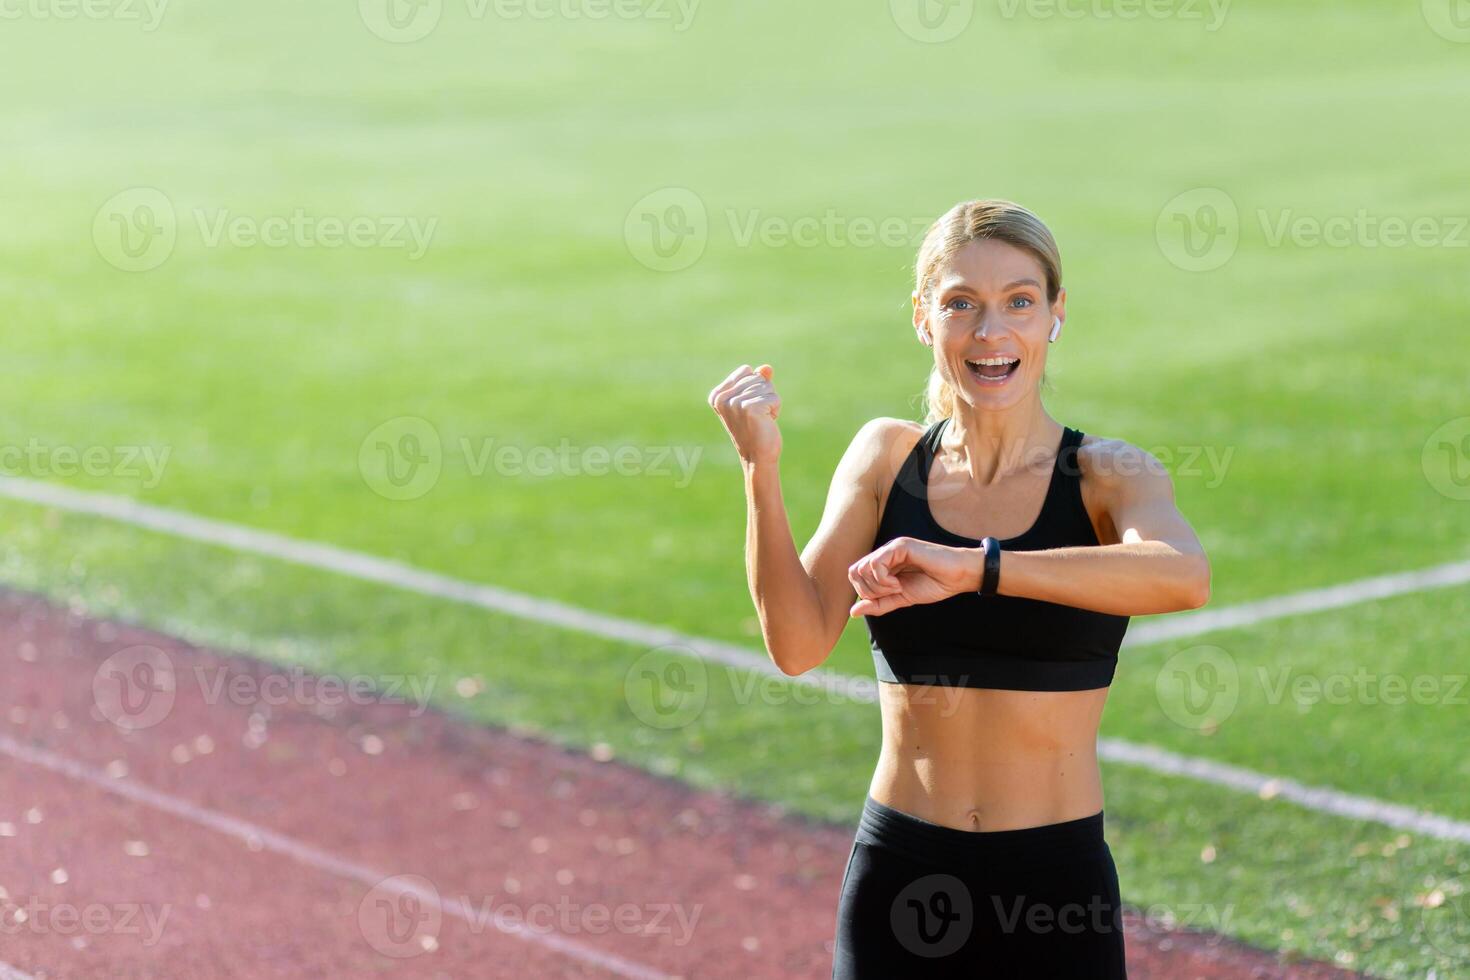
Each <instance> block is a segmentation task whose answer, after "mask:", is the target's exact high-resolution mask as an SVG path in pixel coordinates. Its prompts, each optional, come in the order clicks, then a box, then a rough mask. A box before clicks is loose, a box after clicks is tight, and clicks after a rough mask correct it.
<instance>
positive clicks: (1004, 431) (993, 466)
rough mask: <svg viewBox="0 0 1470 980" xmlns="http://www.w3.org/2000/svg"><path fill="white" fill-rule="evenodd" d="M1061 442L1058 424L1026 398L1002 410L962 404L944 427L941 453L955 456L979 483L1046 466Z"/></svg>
mask: <svg viewBox="0 0 1470 980" xmlns="http://www.w3.org/2000/svg"><path fill="white" fill-rule="evenodd" d="M1061 438H1062V426H1061V424H1060V423H1058V422H1057V421H1056V420H1055V419H1053V418H1052V417H1051V416H1050V415H1048V414H1047V412H1046V409H1045V408H1044V407H1042V404H1041V399H1040V398H1039V397H1038V398H1028V399H1027V400H1026V401H1024V402H1022V403H1021V404H1019V405H1016V406H1014V407H1012V408H1007V409H1003V410H1000V411H991V410H977V409H976V408H974V407H973V406H971V405H967V404H965V403H964V402H960V403H959V405H958V406H957V407H956V409H955V413H954V417H953V418H952V419H951V420H950V423H949V425H947V426H946V427H945V431H944V437H943V439H942V440H941V446H940V450H941V451H942V452H950V453H955V454H957V455H959V457H960V464H961V465H962V466H963V467H964V468H965V470H966V471H968V473H969V474H970V477H971V478H972V479H974V480H976V481H978V482H979V483H981V484H992V483H995V482H997V481H999V480H1000V479H1001V478H1003V477H1006V476H1009V475H1010V474H1012V473H1016V472H1018V471H1021V470H1024V469H1027V468H1031V467H1038V466H1042V465H1044V464H1049V463H1050V462H1051V460H1052V457H1053V455H1054V454H1055V453H1056V449H1057V443H1058V442H1059V441H1060V440H1061Z"/></svg>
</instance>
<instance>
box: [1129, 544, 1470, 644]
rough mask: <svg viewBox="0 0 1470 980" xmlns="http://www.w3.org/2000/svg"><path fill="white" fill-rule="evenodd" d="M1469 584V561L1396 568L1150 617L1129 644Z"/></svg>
mask: <svg viewBox="0 0 1470 980" xmlns="http://www.w3.org/2000/svg"><path fill="white" fill-rule="evenodd" d="M1467 582H1470V561H1452V562H1450V563H1448V564H1445V565H1436V566H1434V567H1433V568H1425V569H1422V570H1420V571H1417V572H1397V573H1395V574H1393V575H1379V576H1377V577H1376V578H1362V579H1358V580H1357V581H1355V582H1344V583H1343V584H1342V585H1330V586H1328V587H1327V588H1325V589H1310V590H1308V591H1306V592H1293V593H1291V594H1289V595H1283V596H1277V597H1276V598H1274V599H1261V600H1259V601H1257V602H1243V603H1241V604H1240V605H1238V606H1226V607H1225V608H1224V609H1207V610H1204V611H1202V612H1191V613H1180V614H1177V615H1174V616H1170V617H1169V618H1168V619H1163V620H1151V621H1149V622H1145V623H1139V624H1138V625H1137V627H1136V628H1133V629H1130V630H1129V632H1128V635H1127V638H1126V640H1125V642H1126V645H1128V646H1142V645H1143V644H1145V643H1162V642H1164V641H1165V640H1183V639H1188V638H1189V637H1192V636H1199V635H1200V634H1202V633H1213V632H1214V631H1215V630H1223V629H1235V628H1237V627H1241V626H1254V625H1255V624H1256V623H1264V622H1266V621H1267V620H1271V619H1285V618H1286V617H1288V616H1303V615H1306V614H1307V613H1317V612H1326V611H1327V610H1329V609H1341V608H1342V607H1344V606H1355V605H1357V604H1359V603H1362V602H1371V601H1372V600H1374V599H1388V598H1391V597H1393V596H1397V595H1406V594H1408V593H1410V592H1424V591H1427V590H1429V589H1444V588H1449V587H1450V586H1454V585H1464V584H1466V583H1467Z"/></svg>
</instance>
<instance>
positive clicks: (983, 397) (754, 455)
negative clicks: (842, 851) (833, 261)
mask: <svg viewBox="0 0 1470 980" xmlns="http://www.w3.org/2000/svg"><path fill="white" fill-rule="evenodd" d="M912 298H913V325H914V331H915V333H916V334H917V336H918V339H919V341H920V342H921V343H922V344H924V346H926V347H928V348H929V349H930V350H931V351H932V355H933V368H932V370H931V374H930V380H929V387H928V392H927V400H928V418H927V419H926V423H927V425H924V426H921V425H918V424H916V423H912V422H906V421H901V420H897V419H888V418H880V419H874V420H873V421H871V422H869V423H868V424H866V425H864V426H863V427H862V429H861V430H860V431H859V432H858V433H857V435H856V437H854V439H853V440H852V444H851V445H850V446H849V447H848V449H847V452H846V453H845V454H844V455H843V457H842V461H841V462H840V463H839V464H838V466H837V471H836V474H835V475H834V477H833V479H832V484H831V488H830V490H829V492H828V496H827V504H826V509H825V511H824V513H823V516H822V520H821V524H820V526H819V527H818V529H817V531H816V534H815V535H814V536H813V537H812V539H811V541H810V542H809V543H808V544H807V546H806V549H805V550H804V551H803V552H801V553H800V554H799V555H798V553H797V551H796V546H795V543H794V541H793V539H792V535H791V529H790V525H789V522H788V520H787V517H786V512H785V507H784V505H783V503H782V499H781V485H780V480H779V476H778V473H777V462H778V459H779V456H780V451H781V435H780V431H779V429H778V427H777V422H776V419H777V416H778V414H779V410H780V405H781V402H780V398H779V396H778V395H777V394H776V391H775V388H774V387H773V385H772V381H771V379H772V371H771V368H770V366H769V365H762V366H761V367H760V368H759V370H753V369H752V368H751V367H750V366H749V365H745V366H742V367H740V368H739V369H737V370H736V371H735V372H734V373H732V374H731V375H730V376H729V377H728V378H726V379H725V380H724V381H723V382H722V383H721V384H720V385H719V386H718V387H716V388H715V389H714V391H712V392H711V393H710V397H709V401H710V405H711V406H712V407H713V408H714V409H715V411H716V412H717V413H718V414H719V416H720V419H721V420H722V422H723V423H724V425H725V427H726V429H727V431H728V432H729V434H730V438H731V439H732V441H733V442H734V444H735V447H736V449H737V451H738V452H739V455H740V459H741V461H742V464H743V468H744V473H745V490H746V497H747V502H748V526H747V534H746V566H747V573H748V580H749V584H750V592H751V596H752V598H753V599H754V600H755V606H756V610H757V612H758V614H759V617H760V623H761V631H762V634H763V636H764V638H765V643H766V649H767V651H768V652H769V654H770V656H771V658H772V659H773V660H774V661H775V663H776V665H777V666H778V667H780V668H781V670H782V671H783V672H785V673H786V674H789V675H793V676H794V675H798V674H801V673H804V672H805V671H808V670H811V669H812V668H814V667H816V666H818V665H819V664H821V663H822V662H823V661H824V660H825V659H826V658H827V656H828V654H829V653H830V652H831V651H832V648H833V647H834V646H835V645H836V643H837V640H838V638H839V637H840V636H841V634H842V630H843V627H844V625H845V624H846V622H847V619H848V618H849V617H850V616H851V617H857V616H863V617H866V621H867V626H868V632H869V636H870V639H871V643H872V648H873V657H874V663H875V666H876V669H877V675H878V679H879V681H880V682H881V683H880V684H879V685H878V688H879V702H880V705H881V711H882V719H883V748H882V752H881V754H880V755H879V758H878V765H877V770H876V771H875V772H874V774H873V779H872V782H871V784H870V785H869V788H868V796H867V799H866V800H865V802H864V806H863V812H862V817H861V819H860V821H859V825H858V832H857V835H856V838H855V840H854V842H853V848H852V852H851V855H850V857H849V859H848V865H847V871H846V873H845V875H844V879H843V884H842V891H841V898H840V903H839V908H838V922H837V939H836V948H835V955H834V960H833V973H832V975H833V976H834V977H836V978H853V977H892V976H924V977H931V976H965V977H974V976H996V977H1008V978H1009V977H1026V978H1029V977H1047V978H1056V977H1122V976H1124V975H1125V967H1124V960H1123V936H1122V932H1121V915H1120V900H1119V894H1118V879H1117V871H1116V869H1115V867H1114V864H1113V859H1112V855H1111V853H1110V852H1109V850H1108V846H1107V844H1106V842H1105V841H1104V839H1103V795H1102V782H1101V778H1100V775H1099V771H1098V764H1097V732H1098V723H1099V721H1100V719H1101V716H1102V710H1103V703H1104V701H1105V700H1106V698H1107V692H1108V685H1109V684H1110V683H1111V681H1112V676H1113V671H1114V668H1115V666H1116V664H1117V653H1118V647H1119V644H1120V643H1121V641H1122V638H1123V633H1124V631H1125V630H1126V628H1127V624H1128V617H1130V616H1136V615H1144V614H1152V613H1165V612H1171V611H1174V610H1180V609H1192V608H1196V607H1199V606H1201V605H1203V604H1204V603H1205V601H1206V600H1207V599H1208V597H1209V591H1210V567H1209V562H1208V560H1207V558H1206V557H1205V554H1204V551H1203V549H1202V548H1201V547H1200V543H1199V540H1198V539H1197V538H1196V537H1195V534H1194V532H1193V531H1192V530H1191V528H1190V526H1189V524H1188V523H1187V522H1186V521H1185V519H1184V518H1183V517H1182V516H1181V515H1180V513H1179V511H1178V510H1177V509H1176V508H1175V506H1174V495H1173V488H1172V484H1171V482H1170V479H1169V476H1168V474H1167V472H1165V471H1164V469H1163V467H1162V466H1160V465H1159V463H1158V462H1157V461H1156V460H1155V459H1154V458H1153V457H1152V456H1150V455H1149V454H1147V453H1145V452H1143V451H1141V450H1139V449H1137V448H1135V447H1133V446H1131V445H1129V444H1127V443H1125V442H1121V441H1119V440H1114V439H1103V438H1099V437H1097V436H1091V435H1083V434H1082V433H1081V432H1079V431H1077V430H1075V429H1072V428H1068V427H1066V426H1063V425H1062V424H1060V423H1058V422H1057V421H1056V420H1055V419H1053V418H1052V417H1051V415H1050V414H1048V413H1047V411H1046V409H1045V407H1044V406H1043V404H1042V399H1041V390H1040V389H1041V384H1042V381H1043V379H1044V371H1045V368H1046V359H1047V355H1048V351H1049V349H1050V347H1051V345H1052V344H1054V343H1056V342H1057V341H1058V340H1059V339H1060V336H1061V330H1062V325H1063V324H1064V323H1065V322H1066V318H1067V314H1066V290H1064V289H1063V288H1062V273H1061V260H1060V257H1059V255H1058V251H1057V246H1056V243H1055V241H1054V240H1053V238H1052V235H1051V233H1050V232H1049V231H1048V230H1047V228H1046V226H1045V225H1044V224H1043V223H1042V222H1041V220H1040V219H1038V218H1037V217H1036V216H1035V215H1034V214H1032V213H1031V212H1030V211H1027V210H1026V209H1025V208H1022V207H1020V206H1018V205H1016V204H1013V203H1011V202H1009V201H970V202H965V203H962V204H959V205H957V206H955V207H954V208H953V209H952V210H950V211H949V212H948V213H947V214H945V215H944V216H943V217H942V218H940V219H939V220H938V221H937V222H935V224H934V225H933V226H932V227H931V228H930V229H929V232H928V234H927V235H926V237H925V239H924V243H923V245H922V246H921V248H920V250H919V256H918V262H917V268H916V275H915V288H914V292H913V297H912ZM854 599H855V600H856V601H854Z"/></svg>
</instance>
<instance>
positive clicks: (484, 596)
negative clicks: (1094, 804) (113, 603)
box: [0, 477, 1470, 842]
mask: <svg viewBox="0 0 1470 980" xmlns="http://www.w3.org/2000/svg"><path fill="white" fill-rule="evenodd" d="M0 496H3V497H10V498H13V499H15V500H23V501H27V502H30V503H35V504H41V505H44V506H47V507H55V508H57V509H59V510H65V511H69V512H71V513H74V514H89V515H92V516H94V517H103V518H107V519H109V520H114V521H119V522H121V523H124V524H129V525H132V526H134V527H141V528H147V529H148V530H151V531H157V532H159V533H161V534H168V535H172V536H173V537H178V538H185V539H187V540H190V541H198V542H202V543H205V544H212V545H218V546H220V547H224V548H229V549H232V550H234V551H239V552H245V553H249V554H255V555H261V556H264V557H267V558H274V559H278V560H281V561H286V562H291V563H293V564H297V565H306V566H309V567H312V568H320V569H323V570H325V571H330V572H336V573H339V574H342V575H347V576H351V577H353V578H358V579H363V580H365V581H369V582H378V583H381V584H383V585H388V586H392V587H394V588H399V589H405V590H408V591H410V592H417V593H420V594H422V595H428V596H434V597H437V598H441V599H449V600H452V601H455V602H462V603H465V604H467V605H472V606H478V607H479V608H481V609H487V610H490V611H492V612H498V613H504V614H506V615H510V616H517V617H519V618H522V619H528V620H533V621H535V622H540V623H546V624H547V625H550V626H554V627H557V628H559V629H565V630H572V631H575V632H579V633H586V634H589V635H591V636H598V637H602V638H604V639H610V640H618V641H621V642H624V643H630V644H633V645H635V646H642V647H676V648H678V649H679V650H680V652H684V653H688V654H691V655H693V656H696V657H698V658H700V659H702V660H706V661H710V662H712V663H719V664H724V665H726V666H729V667H734V668H737V669H740V670H753V671H758V672H760V673H764V674H769V675H773V676H775V677H779V678H781V679H783V680H785V681H788V682H791V683H795V684H806V685H813V686H817V687H822V688H825V689H827V690H830V691H836V692H840V693H842V694H844V695H845V696H846V697H848V698H851V699H852V700H855V701H861V702H868V703H872V702H876V701H877V698H878V693H877V682H876V681H875V680H874V679H872V678H865V677H850V676H847V675H844V674H837V673H833V672H831V671H825V670H813V671H808V672H807V673H805V674H802V675H801V676H799V677H788V676H787V675H785V674H783V673H781V671H780V669H779V668H777V667H776V665H775V664H773V663H772V662H771V660H770V658H769V657H767V656H765V655H764V653H760V652H756V651H754V650H751V649H748V648H746V647H742V646H737V645H735V644H732V643H723V642H721V641H719V640H710V639H706V638H703V637H697V636H690V635H687V634H684V633H679V632H677V631H675V630H672V629H667V628H665V627H662V626H653V625H651V624H648V623H641V622H638V621H636V620H631V619H623V618H620V617H617V616H608V615H605V614H603V613H598V612H592V611H591V610H587V609H580V608H578V607H576V606H570V605H567V604H565V603H561V602H557V601H556V600H553V599H541V598H537V597H535V596H530V595H525V594H524V593H520V592H513V591H511V590H509V589H502V588H499V587H497V586H493V585H483V584H480V583H477V582H467V581H464V580H463V579H456V578H452V577H450V576H447V575H441V574H439V573H437V572H430V571H425V570H424V569H420V568H415V567H413V566H412V565H407V564H404V563H403V562H397V561H392V560H390V559H386V558H378V557H375V556H373V555H368V554H364V553H362V552H358V551H351V550H348V549H346V548H339V547H337V546H335V545H329V544H321V543H318V542H314V541H302V540H300V539H297V538H290V537H287V536H285V535H281V534H275V533H273V532H270V531H261V530H257V529H255V528H251V527H244V526H242V525H238V524H228V523H226V522H224V521H216V520H211V519H209V518H205V517H197V516H195V515H193V514H189V513H185V512H183V511H176V510H169V509H167V508H163V507H155V506H152V505H151V504H142V503H139V502H138V501H136V500H132V499H130V498H127V497H118V496H113V495H110V494H100V493H88V492H84V491H80V490H73V489H70V488H69V487H63V486H58V485H56V484H52V483H43V482H41V481H39V480H28V479H25V478H23V477H0ZM1467 582H1470V561H1459V562H1450V563H1448V564H1445V565H1439V566H1436V567H1434V568H1428V569H1424V570H1422V571H1415V572H1405V573H1401V574H1395V575H1383V576H1377V577H1374V578H1368V579H1360V580H1358V581H1356V582H1347V583H1344V584H1342V585H1336V586H1332V587H1329V588H1325V589H1312V590H1309V591H1306V592H1296V593H1292V594H1290V595H1285V596H1280V597H1277V598H1274V599H1264V600H1261V601H1258V602H1248V603H1244V604H1242V605H1238V606H1229V607H1226V608H1224V609H1217V610H1208V611H1204V612H1197V613H1187V614H1182V615H1177V616H1175V617H1172V618H1170V619H1168V620H1161V621H1160V620H1155V621H1148V622H1143V623H1139V624H1137V625H1136V626H1134V627H1132V628H1131V629H1130V633H1129V636H1128V645H1129V646H1140V645H1142V644H1145V643H1159V642H1163V641H1166V640H1180V639H1187V638H1189V637H1193V636H1199V635H1201V634H1204V633H1208V632H1211V631H1213V630H1218V629H1225V628H1233V627H1241V626H1251V625H1254V624H1256V623H1262V622H1266V621H1268V620H1273V619H1281V618H1284V617H1288V616H1298V615H1302V614H1305V613H1313V612H1325V611H1327V610H1330V609H1340V608H1342V607H1345V606H1351V605H1356V604H1358V603H1362V602H1369V601H1372V600H1374V599H1384V598H1388V597H1391V596H1396V595H1405V594H1408V593H1411V592H1419V591H1423V590H1426V589H1438V588H1448V587H1450V586H1455V585H1463V584H1465V583H1467ZM1098 752H1099V754H1100V755H1101V756H1102V758H1104V759H1106V760H1108V761H1110V762H1116V763H1120V764H1124V765H1130V766H1137V767H1140V768H1143V769H1148V770H1150V771H1152V772H1157V773H1162V774H1165V775H1170V776H1179V777H1183V778H1186V779H1193V780H1197V781H1199V782H1203V783H1209V784H1211V785H1214V786H1221V787H1224V788H1226V789H1232V790H1237V791H1240V792H1246V793H1253V794H1258V795H1267V796H1269V795H1270V794H1271V792H1272V791H1274V793H1275V795H1276V796H1279V797H1280V798H1282V799H1286V800H1290V801H1292V802H1293V803H1296V804H1297V805H1299V806H1302V807H1305V808H1307V809H1309V810H1316V811H1318V812H1320V813H1329V814H1333V815H1335V816H1342V817H1348V818H1351V819H1356V820H1365V821H1371V822H1374V823H1380V824H1385V825H1387V826H1390V827H1396V828H1403V829H1412V830H1414V831H1416V832H1417V833H1421V834H1425V835H1427V836H1430V837H1437V838H1441V839H1444V840H1453V841H1462V842H1470V824H1467V823H1463V822H1461V821H1456V820H1451V819H1450V818H1448V817H1441V816H1437V815H1435V814H1432V813H1427V812H1425V811H1421V810H1415V809H1412V808H1410V807H1405V806H1400V805H1398V804H1395V803H1388V802H1385V801H1382V800H1374V799H1371V798H1369V797H1363V796H1354V795H1352V794H1350V793H1343V792H1339V791H1338V790H1334V789H1328V788H1319V787H1310V786H1304V785H1302V784H1300V783H1297V782H1295V781H1294V780H1290V779H1284V778H1279V777H1274V776H1267V775H1263V774H1261V773H1256V772H1252V771H1250V770H1248V769H1239V768H1237V767H1234V766H1230V765H1226V764H1224V763H1220V762H1214V761H1212V760H1209V759H1203V758H1198V757H1193V756H1186V755H1178V754H1176V753H1173V752H1169V751H1167V750H1165V749H1161V748H1158V747H1156V746H1152V745H1141V744H1137V743H1134V742H1127V741H1124V740H1122V739H1115V738H1104V739H1100V740H1099V741H1098ZM1263 790H1265V793H1264V794H1263V793H1262V791H1263Z"/></svg>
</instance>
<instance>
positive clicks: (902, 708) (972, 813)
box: [868, 684, 1108, 831]
mask: <svg viewBox="0 0 1470 980" xmlns="http://www.w3.org/2000/svg"><path fill="white" fill-rule="evenodd" d="M878 691H879V703H880V705H881V708H882V714H883V751H882V752H881V754H880V755H879V756H878V768H877V770H876V771H875V772H874V773H873V781H872V784H871V785H870V786H869V788H868V793H869V795H870V796H872V798H873V799H875V800H877V801H878V802H879V803H884V804H886V805H888V806H891V807H893V808H894V809H895V810H901V811H903V812H905V813H909V814H912V815H913V816H916V817H919V818H920V819H922V820H927V821H929V822H930V823H936V824H940V825H942V826H946V827H954V828H957V829H960V830H976V831H983V830H1016V829H1020V828H1024V827H1041V826H1045V825H1047V824H1053V823H1062V822H1064V821H1067V820H1078V819H1081V818H1082V817H1089V816H1092V815H1093V814H1095V813H1097V812H1098V811H1099V810H1101V809H1102V808H1103V795H1102V777H1101V774H1100V773H1099V771H1098V765H1097V730H1098V725H1099V723H1100V722H1101V720H1102V711H1103V704H1104V702H1105V701H1106V700H1107V696H1108V691H1107V688H1099V689H1097V690H1092V691H999V690H992V689H988V688H968V687H940V686H931V685H921V684H879V685H878Z"/></svg>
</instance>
